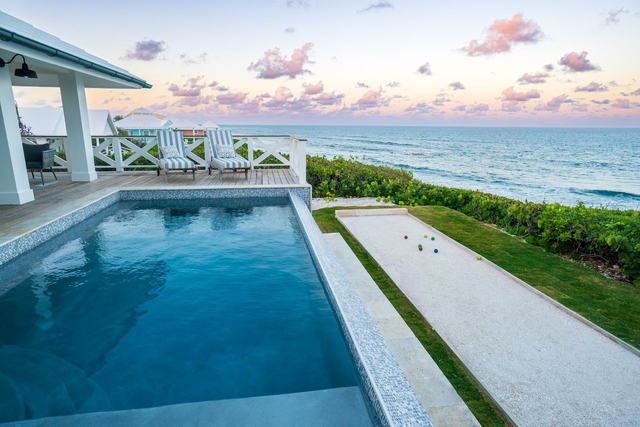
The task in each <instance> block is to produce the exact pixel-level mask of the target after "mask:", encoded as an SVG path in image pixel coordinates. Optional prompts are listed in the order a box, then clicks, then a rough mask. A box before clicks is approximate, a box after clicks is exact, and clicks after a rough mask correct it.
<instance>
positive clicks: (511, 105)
mask: <svg viewBox="0 0 640 427" xmlns="http://www.w3.org/2000/svg"><path fill="white" fill-rule="evenodd" d="M500 109H501V110H502V111H504V112H507V113H515V112H516V111H522V108H520V103H519V102H518V101H505V102H503V103H502V107H501V108H500Z"/></svg>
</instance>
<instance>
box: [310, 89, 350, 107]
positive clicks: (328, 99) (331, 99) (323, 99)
mask: <svg viewBox="0 0 640 427" xmlns="http://www.w3.org/2000/svg"><path fill="white" fill-rule="evenodd" d="M343 98H344V94H337V95H336V93H335V91H334V92H331V93H323V94H320V95H318V96H316V97H315V98H311V100H312V101H315V102H317V103H318V104H320V105H340V104H342V99H343Z"/></svg>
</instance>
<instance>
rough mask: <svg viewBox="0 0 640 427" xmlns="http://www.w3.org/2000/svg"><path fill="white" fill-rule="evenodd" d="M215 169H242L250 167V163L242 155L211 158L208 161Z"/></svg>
mask: <svg viewBox="0 0 640 427" xmlns="http://www.w3.org/2000/svg"><path fill="white" fill-rule="evenodd" d="M210 163H211V164H212V165H213V166H214V167H215V168H216V169H243V168H250V167H251V163H250V162H249V161H248V160H245V159H243V158H242V157H235V158H233V159H216V158H213V159H211V162H210Z"/></svg>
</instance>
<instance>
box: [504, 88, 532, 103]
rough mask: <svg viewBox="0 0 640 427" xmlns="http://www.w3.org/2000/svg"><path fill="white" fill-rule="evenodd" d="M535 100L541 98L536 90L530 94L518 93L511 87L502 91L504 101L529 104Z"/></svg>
mask: <svg viewBox="0 0 640 427" xmlns="http://www.w3.org/2000/svg"><path fill="white" fill-rule="evenodd" d="M535 98H540V93H539V92H538V91H537V90H535V89H531V90H530V91H529V92H516V91H515V90H514V89H513V86H511V87H508V88H506V89H505V90H503V91H502V100H503V101H513V102H527V101H529V100H530V99H535Z"/></svg>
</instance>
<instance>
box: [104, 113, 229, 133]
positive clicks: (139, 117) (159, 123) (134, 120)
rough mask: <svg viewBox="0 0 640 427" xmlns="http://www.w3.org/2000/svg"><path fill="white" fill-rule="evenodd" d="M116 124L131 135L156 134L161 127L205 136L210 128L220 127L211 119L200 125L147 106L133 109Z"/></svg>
mask: <svg viewBox="0 0 640 427" xmlns="http://www.w3.org/2000/svg"><path fill="white" fill-rule="evenodd" d="M115 125H116V126H117V127H119V128H120V129H123V130H126V131H127V133H128V134H129V135H130V136H155V135H156V132H157V131H158V130H159V129H173V130H179V131H182V134H183V135H184V136H187V137H194V136H204V134H205V132H206V131H207V130H208V129H218V125H216V124H215V123H213V122H211V121H207V122H206V123H205V124H203V125H199V124H197V123H194V122H192V121H191V120H186V119H180V118H177V117H167V116H163V115H161V114H157V113H152V112H151V111H149V110H147V109H145V108H138V109H136V110H133V111H132V112H130V113H129V114H127V115H126V116H124V118H123V119H122V120H118V121H117V122H116V123H115Z"/></svg>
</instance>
